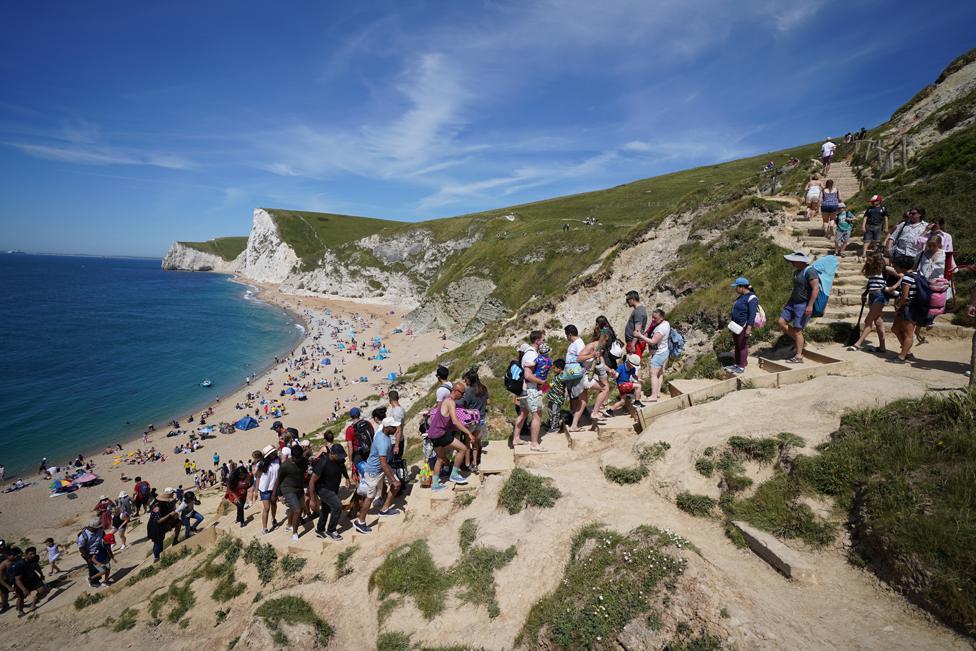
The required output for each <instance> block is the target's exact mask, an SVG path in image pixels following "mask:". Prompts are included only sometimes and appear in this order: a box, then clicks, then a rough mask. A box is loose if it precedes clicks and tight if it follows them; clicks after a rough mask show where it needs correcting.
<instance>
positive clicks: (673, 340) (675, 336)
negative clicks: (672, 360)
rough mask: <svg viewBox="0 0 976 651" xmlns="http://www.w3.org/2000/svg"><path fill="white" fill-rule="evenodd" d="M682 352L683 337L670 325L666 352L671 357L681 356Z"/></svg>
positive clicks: (683, 347) (683, 345)
mask: <svg viewBox="0 0 976 651" xmlns="http://www.w3.org/2000/svg"><path fill="white" fill-rule="evenodd" d="M684 352H685V337H684V335H683V334H681V333H680V332H678V331H677V330H675V329H674V326H671V334H669V335H668V354H669V355H670V356H671V357H681V356H682V355H684Z"/></svg>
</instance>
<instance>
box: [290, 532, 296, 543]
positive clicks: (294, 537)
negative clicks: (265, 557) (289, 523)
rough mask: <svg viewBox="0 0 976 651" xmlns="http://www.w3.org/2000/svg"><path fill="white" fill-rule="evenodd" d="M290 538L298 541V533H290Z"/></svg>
mask: <svg viewBox="0 0 976 651" xmlns="http://www.w3.org/2000/svg"><path fill="white" fill-rule="evenodd" d="M291 539H292V540H294V541H295V542H298V534H297V533H293V534H292V535H291Z"/></svg>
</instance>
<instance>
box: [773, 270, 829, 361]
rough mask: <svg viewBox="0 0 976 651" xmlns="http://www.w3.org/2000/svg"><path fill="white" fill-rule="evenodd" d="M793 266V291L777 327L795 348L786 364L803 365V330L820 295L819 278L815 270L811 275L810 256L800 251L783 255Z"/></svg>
mask: <svg viewBox="0 0 976 651" xmlns="http://www.w3.org/2000/svg"><path fill="white" fill-rule="evenodd" d="M783 258H784V259H785V260H786V261H787V262H789V263H790V264H791V265H792V266H793V291H792V293H791V294H790V298H789V301H787V303H786V306H785V307H784V308H783V311H782V313H780V316H779V327H780V330H782V331H783V332H784V334H786V335H788V336H789V337H790V339H792V340H793V343H794V344H795V346H796V354H795V355H793V357H791V358H789V359H788V360H786V363H787V364H801V363H803V344H804V341H803V329H804V328H805V327H806V326H807V321H809V320H810V317H811V316H812V315H813V304H814V303H815V302H816V301H817V296H818V295H819V294H820V278H819V276H818V275H817V272H816V270H814V271H813V272H812V273H811V271H810V270H811V267H810V256H808V255H807V254H805V253H803V252H802V251H794V252H793V253H790V254H787V255H784V256H783Z"/></svg>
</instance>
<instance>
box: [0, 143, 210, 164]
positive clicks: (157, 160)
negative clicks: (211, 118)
mask: <svg viewBox="0 0 976 651" xmlns="http://www.w3.org/2000/svg"><path fill="white" fill-rule="evenodd" d="M8 144H10V145H13V146H14V147H16V148H17V149H19V150H20V151H22V152H23V153H25V154H27V155H29V156H34V157H35V158H44V159H47V160H56V161H61V162H63V163H80V164H82V165H151V166H153V167H162V168H166V169H172V170H185V169H190V168H191V167H192V166H193V165H192V163H191V162H190V161H189V160H188V159H186V158H183V157H181V156H176V155H173V154H157V153H151V152H149V153H147V152H138V151H131V150H126V149H120V148H117V147H105V146H97V145H92V146H81V145H69V144H65V145H42V144H37V143H26V142H13V143H8Z"/></svg>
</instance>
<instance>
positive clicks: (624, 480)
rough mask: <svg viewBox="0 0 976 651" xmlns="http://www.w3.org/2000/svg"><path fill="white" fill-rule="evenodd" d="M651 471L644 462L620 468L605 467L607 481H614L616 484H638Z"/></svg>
mask: <svg viewBox="0 0 976 651" xmlns="http://www.w3.org/2000/svg"><path fill="white" fill-rule="evenodd" d="M650 472H651V471H650V470H648V468H647V466H645V465H644V464H643V463H639V464H637V465H636V466H631V467H629V468H618V467H617V466H604V467H603V476H604V477H606V478H607V481H612V482H614V483H615V484H638V483H640V482H641V480H642V479H644V478H645V477H647V475H649V474H650Z"/></svg>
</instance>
